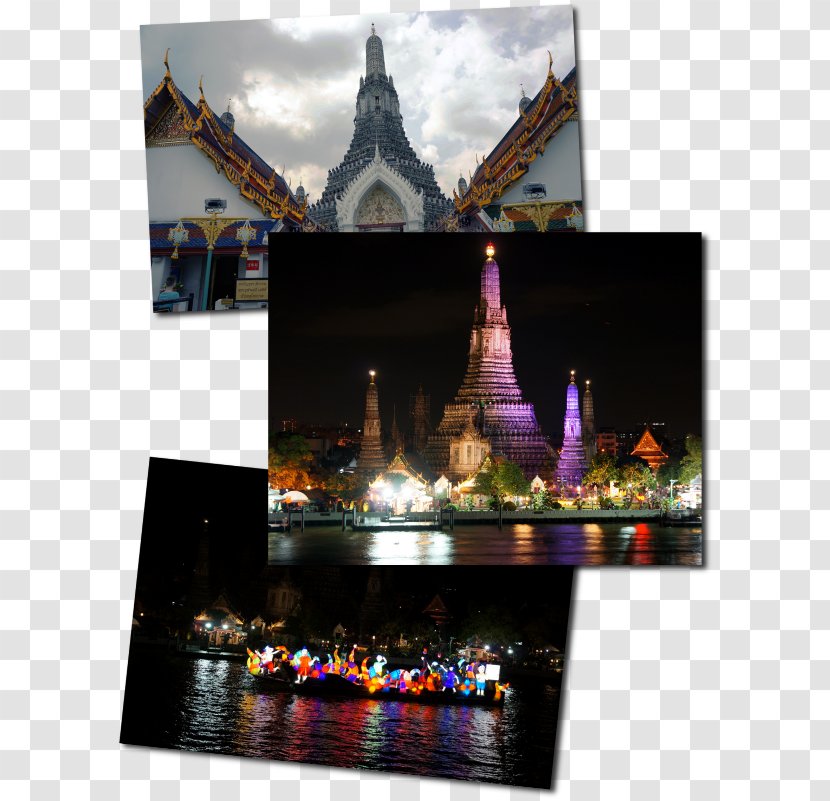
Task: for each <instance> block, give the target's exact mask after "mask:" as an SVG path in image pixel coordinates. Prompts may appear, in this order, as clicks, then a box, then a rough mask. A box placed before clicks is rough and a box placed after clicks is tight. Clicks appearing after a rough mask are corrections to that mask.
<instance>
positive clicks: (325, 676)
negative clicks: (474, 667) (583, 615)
mask: <svg viewBox="0 0 830 801" xmlns="http://www.w3.org/2000/svg"><path fill="white" fill-rule="evenodd" d="M280 652H282V656H281V658H280ZM273 653H274V654H275V655H276V656H277V659H278V661H273V662H272V661H271V658H270V657H267V659H268V661H264V659H263V657H262V655H261V654H260V653H258V652H256V651H251V650H250V649H248V672H249V673H250V675H251V676H252V678H253V679H254V680H256V681H261V682H267V683H268V684H269V686H270V687H272V688H273V689H275V690H276V691H277V692H286V693H292V694H294V695H300V696H309V697H324V698H325V697H327V698H356V699H363V700H377V701H389V702H393V703H416V704H435V705H442V706H445V705H463V706H487V707H497V706H502V705H503V704H504V699H505V696H506V694H507V693H508V692H509V690H508V688H509V685H508V684H502V683H501V682H500V681H499V670H500V669H499V666H497V665H490V666H486V667H480V668H479V670H480V671H481V675H480V677H479V678H480V681H481V685H482V687H483V694H481V695H479V694H478V692H477V690H476V683H475V679H474V678H466V677H464V676H463V675H462V674H459V675H458V678H457V679H456V682H455V687H454V688H453V689H443V688H442V687H443V684H444V677H445V676H449V675H450V673H452V670H453V668H452V667H451V668H450V670H449V673H448V672H444V673H441V670H443V669H442V668H438V667H435V668H434V669H431V668H430V669H427V670H426V672H425V673H424V676H425V677H426V676H428V675H429V674H430V672H432V674H433V675H432V676H431V677H430V679H429V680H428V681H422V680H419V679H420V671H419V670H418V669H414V670H412V671H409V670H406V669H395V670H391V671H385V669H384V668H385V665H386V659H385V657H382V656H378V661H377V663H376V666H375V667H378V668H379V669H378V670H377V672H370V670H369V669H367V667H366V662H367V661H368V659H365V660H363V662H362V663H361V667H358V666H357V663H356V662H355V661H354V660H351V659H350V660H349V661H348V662H345V661H344V662H342V663H338V664H342V665H343V666H348V668H351V671H350V672H351V678H348V675H349V673H348V672H347V673H344V674H343V675H341V673H338V672H336V668H335V669H332V663H331V662H330V663H329V664H328V665H325V666H322V665H320V664H319V661H317V660H316V658H315V659H314V662H316V663H317V664H316V665H314V662H311V661H310V660H311V657H310V655H309V653H308V650H307V649H302V650H301V651H298V652H297V654H289V653H288V650H287V649H286V648H285V647H284V646H278V647H277V648H276V649H273ZM295 657H297V658H295ZM298 658H299V659H302V660H304V661H305V664H306V668H305V670H306V673H305V675H304V676H302V677H301V676H300V672H302V669H301V670H300V672H298V671H297V670H296V667H295V666H296V664H297V659H298ZM436 664H437V663H436ZM310 668H312V669H311V670H310ZM348 668H347V667H344V668H343V669H344V670H348ZM487 670H489V671H490V672H489V673H488V672H486V671H487ZM436 676H438V677H440V678H439V680H438V681H437V682H435V683H436V684H437V685H438V687H437V688H435V689H429V687H430V686H434V685H433V682H434V677H436Z"/></svg>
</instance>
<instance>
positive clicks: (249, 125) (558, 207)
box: [142, 7, 583, 312]
mask: <svg viewBox="0 0 830 801" xmlns="http://www.w3.org/2000/svg"><path fill="white" fill-rule="evenodd" d="M516 52H520V53H521V54H522V55H521V57H520V58H518V59H517V58H516V57H515V54H516ZM240 53H244V55H240ZM436 65H437V66H436ZM142 70H143V81H144V87H145V102H144V132H145V147H146V151H145V152H146V158H147V184H148V192H149V212H150V228H149V238H150V255H151V268H152V270H151V272H152V289H153V308H154V310H155V311H158V312H182V311H198V310H218V311H224V310H231V309H255V308H262V307H266V306H267V305H268V300H269V294H268V288H269V278H270V277H272V275H271V273H272V272H273V271H272V270H271V269H270V267H269V252H268V236H269V234H271V233H316V232H335V231H336V232H353V231H360V232H383V231H395V232H422V231H442V232H490V231H501V232H509V231H544V232H578V231H581V230H582V229H583V215H582V188H581V171H580V156H579V129H578V118H579V114H578V110H579V101H578V96H577V85H576V80H577V76H576V67H575V57H574V34H573V16H572V12H571V9H570V8H569V7H560V8H556V7H554V8H527V9H507V10H503V9H494V10H489V11H451V12H435V13H420V14H395V15H378V16H377V17H372V18H370V17H349V16H347V17H334V18H331V19H327V18H307V19H303V20H265V21H251V22H228V23H196V24H189V25H158V26H145V27H144V28H142Z"/></svg>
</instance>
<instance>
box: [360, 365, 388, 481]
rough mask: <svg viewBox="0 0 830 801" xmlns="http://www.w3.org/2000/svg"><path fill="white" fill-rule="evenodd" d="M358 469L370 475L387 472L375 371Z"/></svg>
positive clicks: (370, 378)
mask: <svg viewBox="0 0 830 801" xmlns="http://www.w3.org/2000/svg"><path fill="white" fill-rule="evenodd" d="M357 469H358V470H361V471H364V470H365V471H366V472H367V473H370V474H377V473H381V472H383V471H384V470H386V454H385V453H384V450H383V440H382V438H381V433H380V408H379V405H378V387H377V384H375V371H374V370H370V371H369V386H368V387H366V414H365V417H364V420H363V439H362V440H361V444H360V456H359V457H358V460H357Z"/></svg>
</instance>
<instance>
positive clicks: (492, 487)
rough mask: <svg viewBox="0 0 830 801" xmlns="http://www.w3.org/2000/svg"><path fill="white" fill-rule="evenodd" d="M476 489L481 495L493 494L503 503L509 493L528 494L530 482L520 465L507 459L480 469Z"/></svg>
mask: <svg viewBox="0 0 830 801" xmlns="http://www.w3.org/2000/svg"><path fill="white" fill-rule="evenodd" d="M475 491H476V492H477V493H479V494H480V495H491V496H492V497H493V498H494V499H495V500H496V501H497V502H498V503H499V504H500V505H501V504H503V503H504V499H505V498H506V497H507V496H509V495H527V494H528V492H529V491H530V482H529V481H528V480H527V479H526V478H525V475H524V473H523V472H522V468H521V467H519V465H517V464H516V463H515V462H509V461H507V460H506V459H505V460H500V461H498V462H496V463H494V464H493V465H492V466H491V467H489V468H488V469H486V470H479V472H478V475H477V476H476V483H475Z"/></svg>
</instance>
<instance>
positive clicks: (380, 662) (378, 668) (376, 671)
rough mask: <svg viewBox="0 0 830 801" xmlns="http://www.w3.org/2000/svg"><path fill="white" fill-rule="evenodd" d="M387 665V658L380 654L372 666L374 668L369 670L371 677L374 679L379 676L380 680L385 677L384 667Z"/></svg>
mask: <svg viewBox="0 0 830 801" xmlns="http://www.w3.org/2000/svg"><path fill="white" fill-rule="evenodd" d="M385 664H386V657H385V656H383V655H382V654H378V655H377V657H375V663H374V664H373V665H372V667H370V668H369V676H370V677H371V678H374V677H375V676H377V677H378V678H379V677H381V676H383V666H384V665H385Z"/></svg>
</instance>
